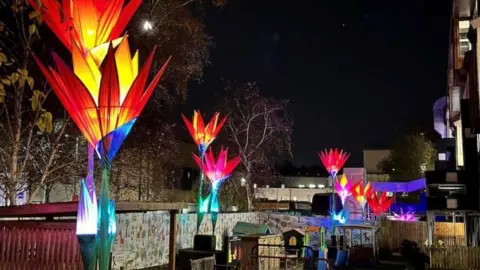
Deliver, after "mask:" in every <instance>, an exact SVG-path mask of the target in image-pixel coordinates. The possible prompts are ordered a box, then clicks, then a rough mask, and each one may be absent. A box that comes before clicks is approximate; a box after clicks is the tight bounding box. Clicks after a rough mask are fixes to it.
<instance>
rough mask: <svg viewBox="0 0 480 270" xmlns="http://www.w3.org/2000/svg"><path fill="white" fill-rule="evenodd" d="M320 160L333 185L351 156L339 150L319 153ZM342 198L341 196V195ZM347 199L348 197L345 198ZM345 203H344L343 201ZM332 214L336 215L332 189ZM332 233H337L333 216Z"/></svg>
mask: <svg viewBox="0 0 480 270" xmlns="http://www.w3.org/2000/svg"><path fill="white" fill-rule="evenodd" d="M318 155H319V156H320V160H321V161H322V163H323V166H325V169H326V170H327V172H328V174H330V177H332V184H333V183H335V182H336V181H335V179H336V178H337V173H338V172H339V171H340V170H341V169H342V167H343V165H344V164H345V162H346V161H347V159H348V157H349V156H350V154H347V153H346V152H343V150H340V152H339V151H338V149H335V150H334V149H330V150H323V151H320V152H318ZM339 196H340V194H339ZM345 198H346V197H345ZM342 203H343V201H342ZM330 212H331V213H336V211H335V191H334V190H333V189H332V201H331V211H330ZM332 232H333V233H334V232H335V219H333V216H332Z"/></svg>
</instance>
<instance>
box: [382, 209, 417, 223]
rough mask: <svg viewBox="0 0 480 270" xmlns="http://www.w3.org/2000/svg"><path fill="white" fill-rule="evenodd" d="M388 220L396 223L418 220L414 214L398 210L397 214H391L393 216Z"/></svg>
mask: <svg viewBox="0 0 480 270" xmlns="http://www.w3.org/2000/svg"><path fill="white" fill-rule="evenodd" d="M389 219H390V220H396V221H405V222H416V221H418V219H419V218H418V217H416V216H415V212H410V211H408V212H403V210H402V209H400V213H399V214H397V213H393V216H391V217H389Z"/></svg>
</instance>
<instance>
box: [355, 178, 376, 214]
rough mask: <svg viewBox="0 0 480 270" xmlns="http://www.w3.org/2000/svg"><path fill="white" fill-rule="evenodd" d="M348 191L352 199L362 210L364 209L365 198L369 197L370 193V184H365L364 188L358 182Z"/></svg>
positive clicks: (360, 182)
mask: <svg viewBox="0 0 480 270" xmlns="http://www.w3.org/2000/svg"><path fill="white" fill-rule="evenodd" d="M350 191H351V194H352V197H353V198H355V200H356V201H357V202H358V203H360V205H361V206H362V210H363V209H365V204H366V203H367V196H369V195H370V194H371V192H372V189H371V186H370V183H367V184H366V185H365V187H364V186H363V183H362V181H358V182H357V183H355V184H353V185H352V187H351V189H350Z"/></svg>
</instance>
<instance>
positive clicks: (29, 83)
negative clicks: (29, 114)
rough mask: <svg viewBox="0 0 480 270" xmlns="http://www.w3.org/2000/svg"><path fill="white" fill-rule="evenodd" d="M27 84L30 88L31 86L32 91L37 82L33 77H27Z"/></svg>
mask: <svg viewBox="0 0 480 270" xmlns="http://www.w3.org/2000/svg"><path fill="white" fill-rule="evenodd" d="M27 83H28V86H30V89H33V85H34V83H35V80H34V79H33V77H30V76H28V77H27Z"/></svg>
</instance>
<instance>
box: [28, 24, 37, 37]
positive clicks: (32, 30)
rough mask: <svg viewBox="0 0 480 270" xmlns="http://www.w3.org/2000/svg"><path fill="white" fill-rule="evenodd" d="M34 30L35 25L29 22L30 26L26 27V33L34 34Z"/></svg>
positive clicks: (35, 29)
mask: <svg viewBox="0 0 480 270" xmlns="http://www.w3.org/2000/svg"><path fill="white" fill-rule="evenodd" d="M36 31H37V26H35V24H30V26H29V27H28V33H29V34H30V35H33V34H35V32H36Z"/></svg>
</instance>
